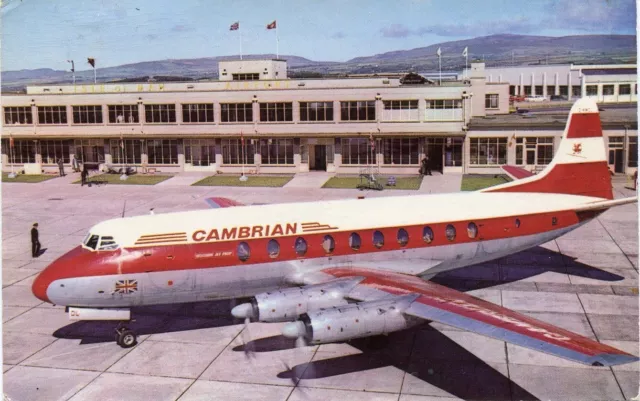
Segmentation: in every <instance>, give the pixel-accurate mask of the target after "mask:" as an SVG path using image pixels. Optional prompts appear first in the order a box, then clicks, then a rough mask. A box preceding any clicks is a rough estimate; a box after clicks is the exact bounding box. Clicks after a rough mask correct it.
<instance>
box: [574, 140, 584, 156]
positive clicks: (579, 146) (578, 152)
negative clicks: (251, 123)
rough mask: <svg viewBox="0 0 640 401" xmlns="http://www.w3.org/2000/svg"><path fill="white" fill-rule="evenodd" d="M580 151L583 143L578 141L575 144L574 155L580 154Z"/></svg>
mask: <svg viewBox="0 0 640 401" xmlns="http://www.w3.org/2000/svg"><path fill="white" fill-rule="evenodd" d="M580 153H582V144H581V143H576V144H574V145H573V154H574V155H579V154H580Z"/></svg>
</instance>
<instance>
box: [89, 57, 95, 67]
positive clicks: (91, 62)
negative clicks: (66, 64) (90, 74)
mask: <svg viewBox="0 0 640 401" xmlns="http://www.w3.org/2000/svg"><path fill="white" fill-rule="evenodd" d="M87 63H89V64H91V66H92V67H93V68H96V59H95V58H92V57H89V58H87Z"/></svg>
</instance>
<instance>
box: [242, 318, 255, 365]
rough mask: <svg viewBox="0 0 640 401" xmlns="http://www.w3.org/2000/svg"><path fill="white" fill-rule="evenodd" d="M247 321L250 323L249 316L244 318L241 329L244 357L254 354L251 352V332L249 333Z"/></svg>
mask: <svg viewBox="0 0 640 401" xmlns="http://www.w3.org/2000/svg"><path fill="white" fill-rule="evenodd" d="M249 323H251V317H250V316H247V317H245V319H244V328H243V329H242V345H243V348H244V356H245V357H246V358H251V357H253V356H255V355H254V352H253V341H251V334H250V333H249Z"/></svg>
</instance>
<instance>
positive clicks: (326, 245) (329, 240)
mask: <svg viewBox="0 0 640 401" xmlns="http://www.w3.org/2000/svg"><path fill="white" fill-rule="evenodd" d="M335 248H336V242H335V241H334V240H333V237H332V236H330V235H325V236H324V238H323V239H322V249H324V251H325V252H326V253H333V250H334V249H335Z"/></svg>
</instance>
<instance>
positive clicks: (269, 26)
mask: <svg viewBox="0 0 640 401" xmlns="http://www.w3.org/2000/svg"><path fill="white" fill-rule="evenodd" d="M267 29H276V20H273V22H272V23H270V24H268V25H267Z"/></svg>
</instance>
